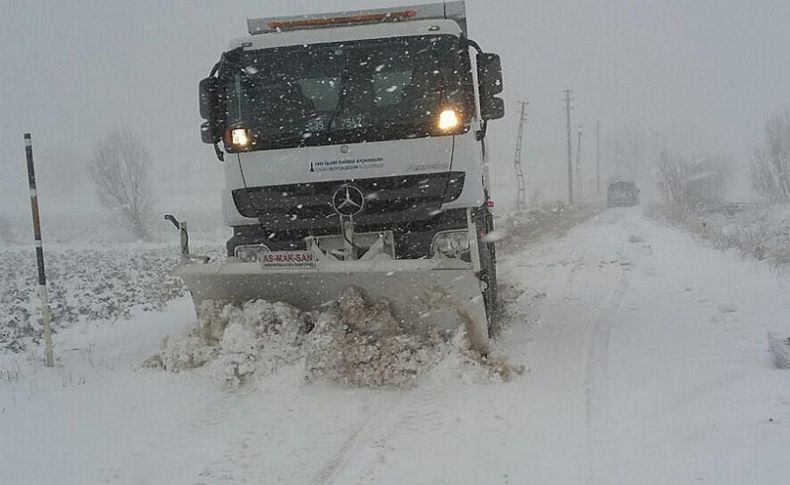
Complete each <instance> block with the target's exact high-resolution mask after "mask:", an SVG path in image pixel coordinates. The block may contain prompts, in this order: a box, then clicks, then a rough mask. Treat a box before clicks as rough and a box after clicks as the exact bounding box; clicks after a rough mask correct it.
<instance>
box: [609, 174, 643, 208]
mask: <svg viewBox="0 0 790 485" xmlns="http://www.w3.org/2000/svg"><path fill="white" fill-rule="evenodd" d="M606 204H607V205H608V206H609V207H631V206H634V205H637V204H639V188H638V187H637V186H636V184H635V183H634V182H631V181H626V180H621V181H618V182H611V183H610V184H609V188H608V190H607V192H606Z"/></svg>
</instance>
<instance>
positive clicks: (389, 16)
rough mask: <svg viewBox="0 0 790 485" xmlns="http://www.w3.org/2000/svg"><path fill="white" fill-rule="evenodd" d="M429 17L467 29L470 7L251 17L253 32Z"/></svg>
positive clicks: (447, 5)
mask: <svg viewBox="0 0 790 485" xmlns="http://www.w3.org/2000/svg"><path fill="white" fill-rule="evenodd" d="M426 19H433V20H436V19H451V20H454V21H455V22H456V23H457V24H458V26H459V27H460V28H461V30H462V31H464V32H466V6H465V4H464V2H463V0H462V1H455V2H442V3H431V4H426V5H414V6H410V7H390V8H377V9H370V10H356V11H348V12H332V13H324V14H312V15H295V16H290V17H270V18H255V19H247V30H248V31H249V33H250V35H258V34H268V33H280V32H287V31H294V30H309V29H325V28H330V27H333V28H334V27H339V26H351V25H371V24H382V23H398V22H409V21H414V20H426Z"/></svg>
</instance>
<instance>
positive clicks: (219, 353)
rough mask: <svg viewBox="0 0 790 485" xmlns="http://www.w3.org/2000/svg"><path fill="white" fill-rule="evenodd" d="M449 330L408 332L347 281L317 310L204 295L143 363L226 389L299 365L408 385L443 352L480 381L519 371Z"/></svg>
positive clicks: (363, 382) (340, 376)
mask: <svg viewBox="0 0 790 485" xmlns="http://www.w3.org/2000/svg"><path fill="white" fill-rule="evenodd" d="M452 337H453V336H451V335H448V334H447V332H441V331H439V330H433V331H428V332H419V331H415V330H414V329H413V328H412V327H411V326H410V325H408V324H407V323H404V322H401V321H399V320H398V319H397V318H395V316H394V315H393V313H392V310H391V309H390V306H389V304H388V303H387V302H384V301H373V300H369V299H368V298H366V297H365V295H364V294H363V293H362V292H361V291H360V290H358V289H356V288H354V287H350V288H348V289H346V290H345V291H344V292H343V293H342V294H341V295H340V297H339V298H338V300H337V301H336V302H332V303H331V304H329V305H326V306H325V307H324V308H323V309H322V310H321V311H316V312H302V311H300V310H299V309H297V308H294V307H292V306H290V305H288V304H286V303H280V302H276V303H273V302H268V301H263V300H257V301H251V302H245V303H243V304H241V305H233V304H223V303H220V302H214V301H207V302H204V304H203V305H202V306H201V311H200V318H199V321H198V325H197V326H195V327H193V328H191V329H190V330H189V331H188V332H187V333H186V334H184V335H182V336H180V337H166V338H165V339H164V340H163V342H162V345H161V351H160V353H159V354H158V355H155V356H153V357H150V358H149V359H147V360H146V361H145V362H144V363H143V366H145V367H162V368H164V369H167V370H169V371H173V372H181V371H185V370H189V369H195V368H200V369H201V372H203V373H204V374H206V375H208V377H209V378H210V379H211V380H213V381H214V382H216V383H218V384H220V385H221V386H224V387H231V388H233V387H237V386H240V385H242V384H244V383H245V382H247V381H249V380H250V379H251V378H252V377H253V376H255V375H261V376H266V375H271V374H273V373H275V372H277V371H278V370H280V369H281V368H283V367H293V366H301V368H302V369H303V376H304V378H305V379H306V380H308V381H315V380H320V379H326V380H328V381H330V382H333V383H336V384H340V385H342V386H344V387H365V388H379V387H385V388H397V389H409V388H411V387H413V386H414V385H416V384H417V382H418V379H419V378H420V376H422V375H423V374H425V372H426V371H428V370H429V369H432V368H433V367H435V366H436V365H437V364H438V363H439V362H441V361H442V360H443V359H444V358H445V357H447V356H448V355H453V356H454V359H455V360H454V362H456V366H455V367H456V369H457V370H458V371H459V372H467V373H470V375H478V376H479V377H480V378H479V379H477V380H480V381H491V380H495V381H498V382H507V381H508V380H510V379H511V378H512V377H513V376H514V375H517V374H520V373H523V367H519V366H512V365H510V364H509V363H508V362H507V361H506V359H502V358H497V359H486V358H483V357H482V356H480V355H479V354H477V353H475V352H471V351H462V350H460V349H459V344H458V343H457V342H459V341H461V340H462V338H461V337H462V336H461V334H460V333H457V334H456V335H455V337H456V338H455V339H453V338H452Z"/></svg>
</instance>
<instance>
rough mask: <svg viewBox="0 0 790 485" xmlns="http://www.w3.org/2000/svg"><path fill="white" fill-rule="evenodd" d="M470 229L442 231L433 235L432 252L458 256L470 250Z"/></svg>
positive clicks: (453, 256)
mask: <svg viewBox="0 0 790 485" xmlns="http://www.w3.org/2000/svg"><path fill="white" fill-rule="evenodd" d="M469 247H470V243H469V231H467V230H466V229H463V230H460V231H442V232H438V233H436V235H435V236H433V242H431V254H436V253H442V254H443V255H445V256H449V257H452V258H457V257H458V256H461V255H463V254H465V253H468V252H469Z"/></svg>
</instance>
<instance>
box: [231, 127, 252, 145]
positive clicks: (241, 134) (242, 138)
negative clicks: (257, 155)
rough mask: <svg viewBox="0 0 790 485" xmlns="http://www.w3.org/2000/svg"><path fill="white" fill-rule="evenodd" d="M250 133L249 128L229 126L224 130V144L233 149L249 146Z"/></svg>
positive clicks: (250, 140)
mask: <svg viewBox="0 0 790 485" xmlns="http://www.w3.org/2000/svg"><path fill="white" fill-rule="evenodd" d="M251 142H252V135H251V134H250V130H249V128H241V127H237V128H229V129H228V131H226V132H225V145H226V146H228V147H230V148H232V149H233V150H245V149H247V148H249V147H250V143H251Z"/></svg>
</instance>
